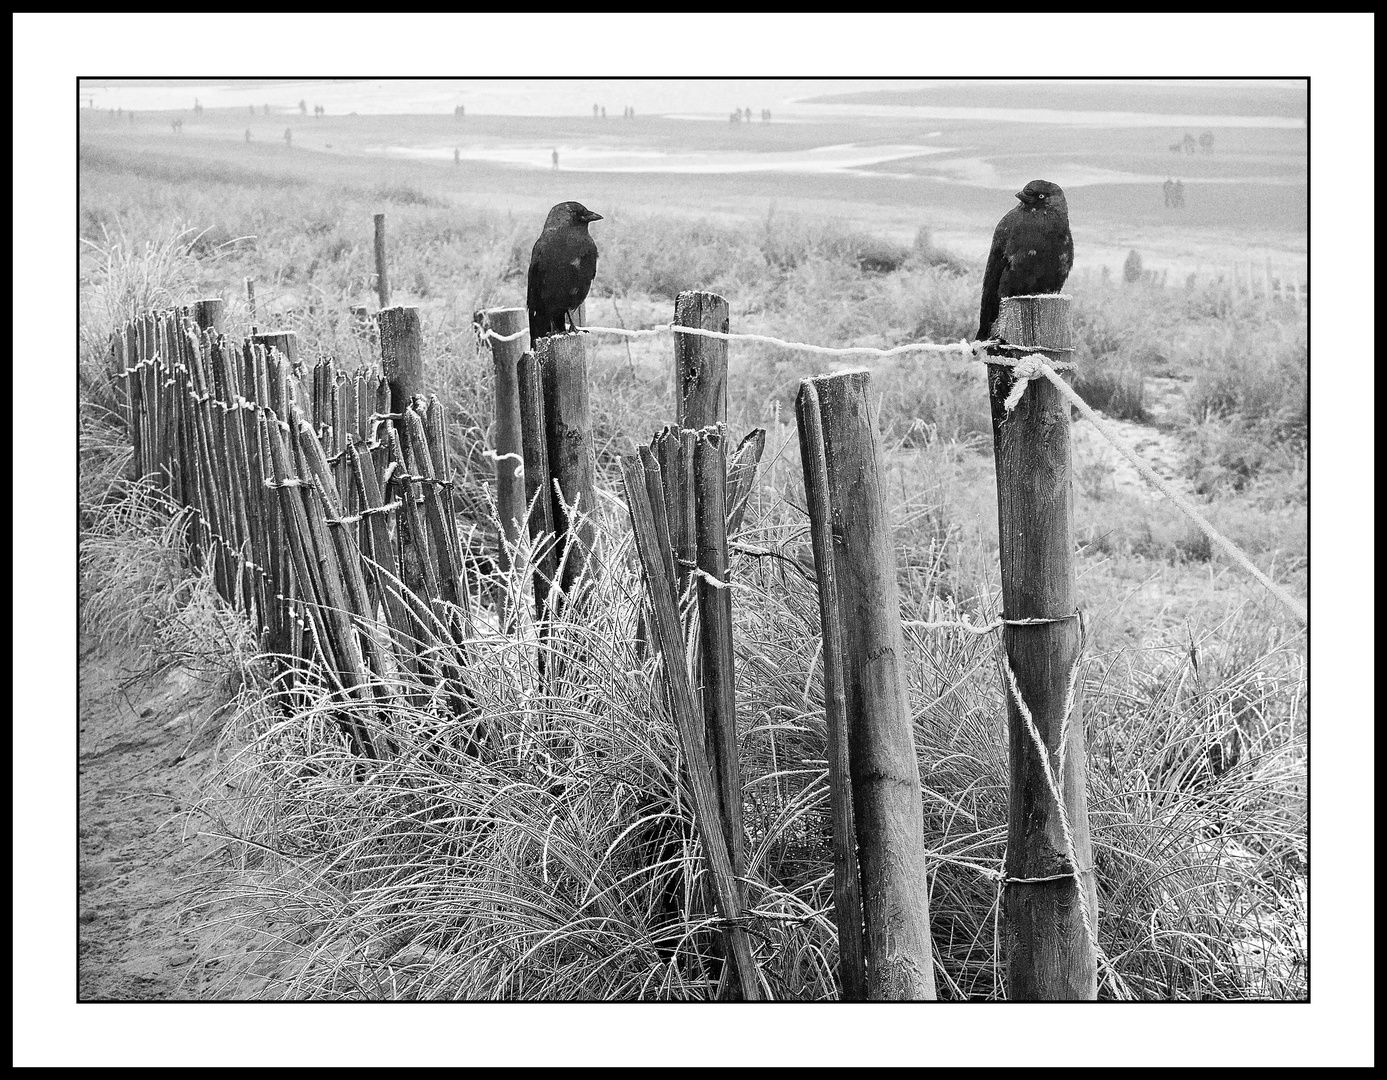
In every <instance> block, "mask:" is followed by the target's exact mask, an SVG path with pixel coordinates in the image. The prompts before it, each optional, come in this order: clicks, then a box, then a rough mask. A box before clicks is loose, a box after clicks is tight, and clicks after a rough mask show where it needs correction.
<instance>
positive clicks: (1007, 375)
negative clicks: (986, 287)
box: [988, 295, 1098, 1001]
mask: <svg viewBox="0 0 1387 1080" xmlns="http://www.w3.org/2000/svg"><path fill="white" fill-rule="evenodd" d="M994 336H998V337H1001V338H1003V339H1005V340H1006V341H1008V342H1010V343H1012V344H1015V345H1022V346H1039V347H1041V348H1042V349H1047V350H1051V352H1049V353H1048V355H1050V356H1051V357H1052V358H1054V359H1065V358H1067V357H1069V356H1070V355H1072V353H1071V348H1072V345H1073V334H1072V328H1071V323H1070V309H1069V298H1068V297H1067V296H1058V295H1056V296H1013V297H1008V298H1006V299H1004V300H1003V301H1002V309H1001V314H1000V316H999V317H998V320H997V326H996V330H995V332H994ZM999 351H1000V352H1005V351H1006V349H1005V347H1001V348H1000V349H999ZM1013 355H1025V353H1024V352H1023V351H1020V350H1018V351H1015V352H1014V353H1013ZM1013 381H1014V380H1013V377H1012V369H1011V368H1007V367H1002V366H1000V365H993V366H990V367H989V368H988V389H989V392H990V395H991V401H992V431H993V448H994V453H995V456H996V463H997V520H998V525H999V536H1000V554H1001V568H1002V616H1003V618H1004V619H1006V620H1007V623H1008V624H1007V625H1006V626H1004V627H1003V630H1002V641H1003V644H1004V647H1005V651H1006V658H1007V664H1008V665H1009V667H1010V672H1011V674H1012V675H1014V676H1015V690H1013V689H1012V687H1011V686H1010V685H1009V684H1010V677H1008V676H1004V678H1005V679H1006V682H1007V683H1008V685H1007V686H1006V687H1004V689H1005V690H1006V694H1007V718H1008V724H1009V737H1008V741H1009V746H1010V751H1011V754H1010V756H1011V798H1010V812H1009V824H1008V832H1007V864H1006V870H1005V873H1006V880H1005V882H1004V891H1003V907H1004V911H1005V913H1006V926H1007V931H1006V934H1007V936H1006V942H1007V956H1008V972H1009V978H1008V982H1009V995H1010V997H1011V998H1012V999H1013V1000H1019V1001H1075V1000H1092V999H1093V998H1095V997H1096V996H1097V956H1096V953H1095V947H1094V946H1095V943H1094V942H1093V941H1092V940H1091V938H1090V928H1091V929H1092V930H1093V931H1094V932H1096V930H1097V910H1098V904H1097V892H1096V888H1095V883H1094V878H1093V855H1092V852H1091V850H1090V845H1089V834H1088V801H1087V794H1086V791H1085V776H1086V762H1085V739H1084V720H1083V711H1082V708H1081V702H1080V700H1078V694H1077V684H1076V681H1075V676H1076V664H1077V663H1078V660H1079V653H1080V648H1081V644H1082V641H1081V637H1082V635H1081V628H1080V624H1079V618H1078V600H1077V589H1076V584H1075V572H1074V484H1073V467H1072V462H1071V459H1070V432H1069V404H1068V402H1066V401H1065V400H1064V398H1062V397H1061V396H1060V394H1059V391H1058V390H1057V389H1056V388H1055V387H1054V386H1053V385H1052V384H1051V383H1050V382H1049V381H1048V380H1047V379H1044V378H1036V379H1033V380H1031V382H1030V383H1029V385H1027V387H1026V389H1025V391H1024V392H1023V393H1022V395H1021V397H1020V400H1019V401H1018V402H1017V404H1016V406H1015V408H1014V409H1012V410H1011V411H1010V412H1008V411H1007V410H1006V406H1005V400H1006V397H1007V395H1008V394H1009V393H1010V392H1011V390H1012V384H1013ZM1018 620H1036V621H1035V622H1026V623H1024V624H1022V625H1017V621H1018ZM1017 691H1019V694H1020V698H1021V700H1022V701H1023V702H1024V703H1025V706H1026V708H1027V709H1028V710H1029V713H1030V717H1031V719H1032V720H1033V722H1034V724H1035V729H1036V731H1037V732H1038V734H1039V736H1040V738H1041V740H1042V741H1043V742H1044V744H1045V754H1044V757H1042V755H1041V754H1040V752H1039V750H1038V748H1037V747H1036V745H1035V738H1034V736H1033V735H1032V733H1031V730H1030V724H1028V723H1027V720H1026V717H1025V716H1024V715H1023V713H1022V711H1021V706H1020V704H1019V703H1018V702H1017V700H1016V698H1017ZM1071 692H1074V700H1073V703H1072V711H1071V712H1070V713H1069V716H1068V719H1067V722H1066V717H1065V708H1066V703H1067V702H1069V701H1070V695H1071ZM1047 759H1048V761H1047ZM1048 770H1053V773H1052V775H1053V776H1054V778H1055V780H1056V782H1057V786H1058V788H1059V790H1060V792H1061V795H1062V798H1063V818H1062V812H1061V807H1060V806H1058V805H1056V801H1055V798H1054V796H1053V795H1052V794H1051V788H1050V784H1049V780H1048V778H1047V771H1048ZM1064 818H1067V821H1068V825H1069V834H1070V836H1069V838H1066V836H1065V830H1064V828H1063V820H1064ZM1071 840H1072V851H1071V850H1070V841H1071ZM1076 871H1077V872H1078V873H1079V875H1080V876H1081V877H1082V879H1083V882H1084V889H1085V894H1086V895H1084V896H1083V897H1082V898H1081V897H1080V895H1079V885H1078V882H1077V881H1076V879H1075V877H1074V874H1075V872H1076ZM1086 921H1087V922H1088V924H1089V925H1088V926H1086V925H1085V922H1086Z"/></svg>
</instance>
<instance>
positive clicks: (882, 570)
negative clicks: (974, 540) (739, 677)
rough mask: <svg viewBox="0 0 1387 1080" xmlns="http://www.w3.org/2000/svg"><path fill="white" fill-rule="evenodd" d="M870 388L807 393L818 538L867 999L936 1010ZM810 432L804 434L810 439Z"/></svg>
mask: <svg viewBox="0 0 1387 1080" xmlns="http://www.w3.org/2000/svg"><path fill="white" fill-rule="evenodd" d="M870 385H871V375H870V373H869V372H867V371H849V372H844V373H842V374H838V375H820V376H818V377H817V378H814V379H811V380H806V381H805V383H803V384H801V388H800V411H801V413H804V412H805V411H808V410H811V409H815V408H817V412H818V421H819V427H820V431H821V434H822V439H823V442H822V456H823V460H824V464H825V468H824V476H825V477H826V480H827V483H826V487H825V488H824V489H822V490H816V491H814V493H813V494H812V495H811V498H810V511H811V514H812V515H813V517H814V521H815V530H816V531H818V532H820V534H823V532H824V531H825V530H828V529H831V530H832V537H833V549H832V553H831V556H832V560H833V570H832V573H833V574H834V575H836V579H837V580H836V584H837V590H836V592H837V602H838V606H839V608H840V617H841V620H842V622H841V626H840V631H841V638H842V643H843V651H842V655H841V656H832V655H830V654H829V651H828V645H829V642H830V641H831V640H832V638H833V635H831V634H830V635H827V636H826V638H825V646H826V647H825V650H824V665H825V669H827V667H828V665H829V664H837V665H839V666H840V672H841V676H840V677H841V679H842V686H843V698H844V702H845V710H846V713H847V716H848V717H849V726H850V731H849V734H848V744H849V751H848V759H849V772H850V774H851V778H852V800H853V812H854V816H855V823H856V828H857V849H858V853H859V855H858V858H859V866H860V870H861V879H862V908H863V922H864V924H865V935H864V948H863V952H864V955H865V966H866V993H867V997H868V998H870V999H872V1000H884V1001H902V1000H917V999H930V1000H932V999H933V998H934V997H935V988H934V962H933V955H932V949H931V943H930V933H929V898H928V892H927V863H926V859H925V844H924V808H923V803H922V800H921V795H920V768H919V762H918V759H917V758H916V753H915V738H914V732H913V731H912V728H911V719H910V703H909V700H908V698H907V695H906V689H905V675H904V671H903V667H902V665H903V664H904V659H905V645H904V641H903V639H902V637H901V616H900V594H899V591H898V588H897V584H896V555H895V551H894V550H893V548H892V537H891V530H890V527H889V526H888V524H887V521H886V504H885V497H884V492H883V490H882V482H881V444H880V438H879V435H878V432H877V428H876V423H875V418H874V417H873V416H872V414H871V409H870V406H869V396H870V394H869V391H870ZM806 434H807V433H806V432H805V430H804V428H801V437H802V438H803V437H806ZM806 479H807V480H810V481H811V482H812V480H813V477H806ZM825 561H827V557H826V559H825ZM820 580H822V578H821V579H820ZM822 606H823V605H822V600H821V607H822ZM846 981H847V980H846V979H845V983H846Z"/></svg>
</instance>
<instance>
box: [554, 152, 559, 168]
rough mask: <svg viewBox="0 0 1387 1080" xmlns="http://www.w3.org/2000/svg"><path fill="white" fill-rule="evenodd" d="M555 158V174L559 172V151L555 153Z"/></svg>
mask: <svg viewBox="0 0 1387 1080" xmlns="http://www.w3.org/2000/svg"><path fill="white" fill-rule="evenodd" d="M553 158H554V171H555V172H558V171H559V152H558V151H557V150H555V151H554V153H553Z"/></svg>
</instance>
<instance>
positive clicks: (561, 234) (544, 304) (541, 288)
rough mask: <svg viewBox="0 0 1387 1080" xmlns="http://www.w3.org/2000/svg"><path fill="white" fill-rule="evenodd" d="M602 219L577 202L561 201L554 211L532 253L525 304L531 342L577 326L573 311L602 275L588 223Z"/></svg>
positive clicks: (545, 223)
mask: <svg viewBox="0 0 1387 1080" xmlns="http://www.w3.org/2000/svg"><path fill="white" fill-rule="evenodd" d="M601 220H602V215H601V214H594V213H593V212H592V211H591V210H589V209H588V208H587V207H586V206H584V205H583V204H582V203H578V202H561V203H559V204H558V205H557V206H556V207H554V208H553V209H552V210H550V211H549V217H548V218H546V219H545V222H544V231H543V232H541V233H540V234H539V239H538V240H536V241H535V246H534V250H533V251H532V252H531V253H530V281H529V287H528V289H527V290H526V294H525V306H526V307H527V308H529V311H530V341H531V342H532V343H533V342H535V341H538V340H539V339H540V338H542V337H546V336H548V335H549V334H562V333H564V332H565V331H566V330H570V329H575V328H576V327H575V320H574V318H573V312H574V311H576V310H577V308H578V307H579V305H581V304H582V303H583V301H584V300H586V299H587V298H588V289H590V288H591V287H592V279H593V277H594V276H595V275H596V274H597V245H596V244H595V243H593V239H592V237H591V236H589V235H588V224H589V223H590V222H593V221H601Z"/></svg>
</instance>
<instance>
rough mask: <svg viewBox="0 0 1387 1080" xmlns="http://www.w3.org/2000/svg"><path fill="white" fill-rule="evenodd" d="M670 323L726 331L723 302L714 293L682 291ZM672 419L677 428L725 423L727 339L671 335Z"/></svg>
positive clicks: (727, 323) (725, 314) (727, 318)
mask: <svg viewBox="0 0 1387 1080" xmlns="http://www.w3.org/2000/svg"><path fill="white" fill-rule="evenodd" d="M674 324H675V325H676V326H696V327H698V328H699V329H700V330H716V331H718V332H720V333H723V334H725V333H727V332H728V327H729V325H730V316H729V308H728V304H727V301H726V300H724V299H723V298H722V297H721V296H718V295H717V294H716V293H708V292H682V293H680V294H679V296H678V297H677V298H676V299H675V301H674ZM674 375H675V377H674V387H675V390H674V422H675V424H677V425H678V426H679V427H681V428H703V427H709V426H711V425H713V424H725V423H727V342H726V341H722V340H719V339H718V338H708V337H699V336H696V335H694V334H680V333H677V332H676V333H675V334H674Z"/></svg>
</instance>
